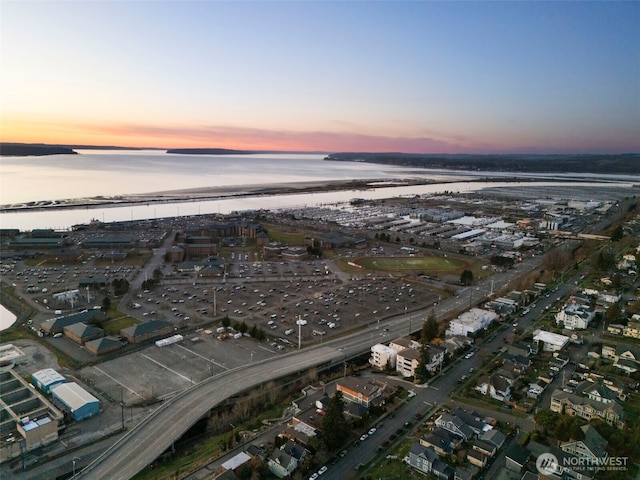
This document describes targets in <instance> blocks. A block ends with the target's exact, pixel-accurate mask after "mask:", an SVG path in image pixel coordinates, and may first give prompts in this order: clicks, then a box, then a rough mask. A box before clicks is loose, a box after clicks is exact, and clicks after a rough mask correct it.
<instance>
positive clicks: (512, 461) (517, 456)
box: [504, 442, 530, 473]
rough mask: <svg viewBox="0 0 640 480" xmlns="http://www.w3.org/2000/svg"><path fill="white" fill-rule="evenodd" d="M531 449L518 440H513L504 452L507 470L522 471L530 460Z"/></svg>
mask: <svg viewBox="0 0 640 480" xmlns="http://www.w3.org/2000/svg"><path fill="white" fill-rule="evenodd" d="M529 456H530V454H529V450H527V449H526V448H524V447H523V446H522V445H520V444H519V443H517V442H513V443H512V444H511V445H509V448H507V450H506V451H505V452H504V459H505V463H504V466H505V468H506V469H507V470H511V471H512V472H518V473H519V472H521V471H522V469H523V468H524V466H525V465H526V464H527V461H528V460H529Z"/></svg>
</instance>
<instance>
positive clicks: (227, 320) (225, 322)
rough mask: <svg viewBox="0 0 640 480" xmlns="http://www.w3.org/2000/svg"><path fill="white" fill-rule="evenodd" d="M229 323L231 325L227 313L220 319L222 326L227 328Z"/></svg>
mask: <svg viewBox="0 0 640 480" xmlns="http://www.w3.org/2000/svg"><path fill="white" fill-rule="evenodd" d="M229 325H231V319H230V318H229V316H228V315H225V316H224V318H223V319H222V326H223V327H224V328H225V329H227V328H229Z"/></svg>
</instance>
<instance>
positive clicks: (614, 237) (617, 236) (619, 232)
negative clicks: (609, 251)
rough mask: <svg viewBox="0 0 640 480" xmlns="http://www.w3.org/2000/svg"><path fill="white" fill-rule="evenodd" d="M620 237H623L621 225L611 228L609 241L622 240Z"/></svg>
mask: <svg viewBox="0 0 640 480" xmlns="http://www.w3.org/2000/svg"><path fill="white" fill-rule="evenodd" d="M622 237H624V231H623V230H622V226H621V225H618V226H617V227H616V228H614V229H613V232H611V241H612V242H619V241H620V240H622Z"/></svg>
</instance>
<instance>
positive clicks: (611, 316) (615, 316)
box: [604, 303, 622, 323]
mask: <svg viewBox="0 0 640 480" xmlns="http://www.w3.org/2000/svg"><path fill="white" fill-rule="evenodd" d="M621 316H622V310H621V309H620V305H618V304H617V303H612V304H611V305H610V306H609V308H607V311H606V313H605V315H604V318H605V320H606V321H607V323H617V322H618V321H619V320H620V317H621Z"/></svg>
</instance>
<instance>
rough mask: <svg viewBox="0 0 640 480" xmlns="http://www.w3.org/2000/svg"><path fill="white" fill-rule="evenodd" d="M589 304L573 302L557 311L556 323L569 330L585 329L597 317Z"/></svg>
mask: <svg viewBox="0 0 640 480" xmlns="http://www.w3.org/2000/svg"><path fill="white" fill-rule="evenodd" d="M595 315H596V314H595V312H594V311H593V310H591V309H590V308H589V305H585V304H581V303H578V302H571V303H570V304H568V305H565V307H564V308H563V309H562V310H560V311H559V312H558V313H556V323H557V324H558V325H561V326H563V327H564V328H566V329H567V330H584V329H585V328H587V327H588V326H589V323H590V322H591V320H593V318H594V317H595Z"/></svg>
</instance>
